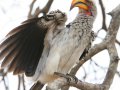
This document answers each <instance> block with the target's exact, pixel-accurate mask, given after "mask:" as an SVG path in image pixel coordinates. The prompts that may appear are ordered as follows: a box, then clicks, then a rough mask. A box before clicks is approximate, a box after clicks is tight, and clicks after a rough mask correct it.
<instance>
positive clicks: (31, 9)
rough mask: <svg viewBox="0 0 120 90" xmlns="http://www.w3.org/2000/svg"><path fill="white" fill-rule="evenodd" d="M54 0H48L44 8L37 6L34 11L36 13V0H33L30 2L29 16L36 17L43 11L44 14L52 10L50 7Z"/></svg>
mask: <svg viewBox="0 0 120 90" xmlns="http://www.w3.org/2000/svg"><path fill="white" fill-rule="evenodd" d="M53 1H54V0H48V2H47V4H46V5H45V6H44V7H43V8H42V9H40V8H39V7H37V8H36V9H35V11H34V13H33V14H32V11H33V7H34V4H35V2H36V0H33V1H32V3H31V4H30V10H29V13H28V18H35V17H38V15H39V14H40V13H43V14H46V13H48V12H49V10H50V7H51V5H52V3H53Z"/></svg>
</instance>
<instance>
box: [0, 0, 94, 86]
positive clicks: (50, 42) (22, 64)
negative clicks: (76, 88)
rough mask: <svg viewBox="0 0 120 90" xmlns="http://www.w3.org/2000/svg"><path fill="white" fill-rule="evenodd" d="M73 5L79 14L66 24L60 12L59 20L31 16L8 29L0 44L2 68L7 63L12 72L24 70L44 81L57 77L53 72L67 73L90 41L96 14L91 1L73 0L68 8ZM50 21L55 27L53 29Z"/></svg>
mask: <svg viewBox="0 0 120 90" xmlns="http://www.w3.org/2000/svg"><path fill="white" fill-rule="evenodd" d="M74 7H78V9H79V13H78V15H77V17H76V18H75V20H73V21H72V22H71V23H70V24H69V25H67V26H66V27H65V26H64V24H65V21H66V15H65V14H63V13H62V14H61V15H60V16H61V17H62V18H60V19H57V20H58V21H59V23H57V22H58V21H57V22H55V21H56V19H53V20H50V21H49V20H47V19H45V18H41V19H43V21H45V23H44V22H42V23H41V21H42V20H41V19H39V20H38V19H33V20H28V21H26V22H24V23H23V25H21V26H19V27H17V28H15V29H14V30H13V31H11V32H10V33H9V34H8V35H7V39H6V40H5V41H3V43H2V44H1V45H0V50H1V53H0V58H1V57H2V58H3V57H4V60H3V63H2V67H5V66H9V67H8V71H13V72H14V74H19V73H24V72H25V74H26V75H27V76H29V77H30V78H31V79H32V80H33V81H40V82H41V83H44V84H45V83H49V82H52V81H53V80H55V79H56V78H58V77H59V76H57V75H55V74H54V73H55V72H59V73H63V74H67V73H68V72H69V70H70V69H71V68H72V66H73V65H74V64H75V63H76V62H77V61H78V60H79V58H80V57H81V56H82V54H83V53H84V51H85V50H86V48H87V47H88V46H89V44H90V43H91V41H92V38H93V37H92V34H91V33H92V26H93V22H94V20H95V17H96V6H95V4H94V2H93V1H92V0H73V1H72V5H71V8H70V9H71V10H72V9H73V8H74ZM59 12H60V11H59ZM55 16H57V15H56V14H55ZM54 20H55V21H54ZM36 22H37V23H36ZM51 22H52V23H51ZM53 23H54V24H55V25H57V26H56V27H57V28H56V27H55V28H54V29H53V26H54V25H52V24H53ZM56 23H57V24H56ZM46 24H47V25H46ZM24 26H25V27H24ZM36 26H37V27H36ZM45 27H47V28H45ZM48 28H49V29H48Z"/></svg>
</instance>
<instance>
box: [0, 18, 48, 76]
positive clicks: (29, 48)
mask: <svg viewBox="0 0 120 90" xmlns="http://www.w3.org/2000/svg"><path fill="white" fill-rule="evenodd" d="M40 19H41V18H34V19H30V20H27V21H25V22H23V23H22V25H20V26H18V27H17V28H15V29H13V30H12V31H10V32H9V33H8V34H7V36H6V39H5V40H4V41H3V42H2V43H1V44H0V60H3V62H2V65H1V67H6V66H8V71H9V72H11V71H13V74H20V73H25V74H26V75H27V76H33V75H34V73H35V70H36V67H37V64H38V62H39V59H40V57H41V54H42V51H43V48H44V37H45V35H46V32H47V28H45V27H42V26H40V25H38V24H37V22H38V21H39V20H40Z"/></svg>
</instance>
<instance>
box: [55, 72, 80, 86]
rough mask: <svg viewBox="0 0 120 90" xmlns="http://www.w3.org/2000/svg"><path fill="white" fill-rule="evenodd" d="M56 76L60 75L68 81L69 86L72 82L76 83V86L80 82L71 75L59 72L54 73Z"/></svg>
mask: <svg viewBox="0 0 120 90" xmlns="http://www.w3.org/2000/svg"><path fill="white" fill-rule="evenodd" d="M54 74H55V75H58V76H60V77H63V78H65V79H66V80H67V82H68V84H69V83H70V82H71V81H74V82H75V83H76V84H77V82H78V78H77V77H76V76H74V75H70V74H66V75H65V74H62V73H59V72H55V73H54Z"/></svg>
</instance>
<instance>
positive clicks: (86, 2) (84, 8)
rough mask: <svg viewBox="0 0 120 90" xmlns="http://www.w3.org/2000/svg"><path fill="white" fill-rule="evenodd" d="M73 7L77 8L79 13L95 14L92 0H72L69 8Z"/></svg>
mask: <svg viewBox="0 0 120 90" xmlns="http://www.w3.org/2000/svg"><path fill="white" fill-rule="evenodd" d="M74 7H78V8H79V13H85V14H86V15H90V16H96V13H97V12H96V11H97V10H96V6H95V4H94V2H93V0H73V1H72V4H71V7H70V10H72V9H73V8H74Z"/></svg>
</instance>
